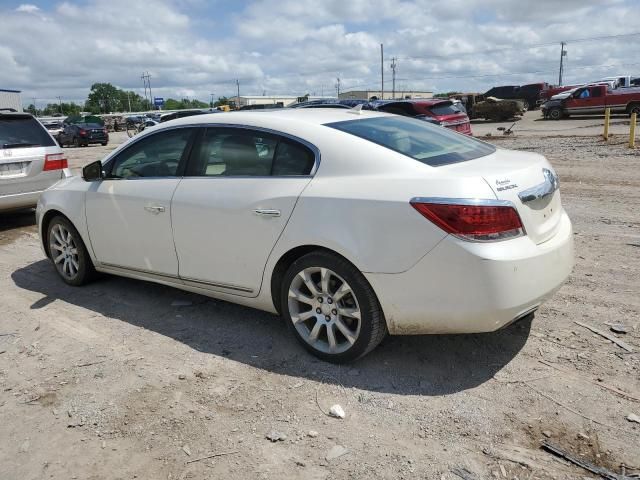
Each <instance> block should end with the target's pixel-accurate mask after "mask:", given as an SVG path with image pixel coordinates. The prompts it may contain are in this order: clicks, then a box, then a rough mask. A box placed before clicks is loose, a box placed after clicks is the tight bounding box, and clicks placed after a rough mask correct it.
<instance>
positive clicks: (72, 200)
mask: <svg viewBox="0 0 640 480" xmlns="http://www.w3.org/2000/svg"><path fill="white" fill-rule="evenodd" d="M89 185H91V184H90V183H89V182H85V181H84V180H83V179H82V178H81V177H78V176H74V177H67V178H65V179H63V180H61V181H60V182H58V183H57V184H55V185H54V186H52V187H51V188H49V189H48V190H45V191H44V192H43V193H42V195H40V199H39V200H38V205H37V207H36V221H37V224H38V233H39V235H40V246H41V248H42V251H43V252H44V254H45V255H46V256H48V254H47V249H46V247H45V239H46V231H45V225H46V224H47V223H48V220H49V219H50V218H51V217H52V216H53V215H55V214H56V213H59V214H62V215H64V216H65V217H67V218H68V219H69V221H70V222H71V223H72V224H73V226H74V227H75V228H76V230H78V233H79V234H80V236H81V237H82V241H83V242H84V244H85V245H86V247H87V250H88V251H89V255H90V256H91V259H92V260H94V261H95V256H94V254H93V248H92V247H91V241H90V239H89V231H88V228H87V216H86V211H85V195H86V192H87V189H88V188H89Z"/></svg>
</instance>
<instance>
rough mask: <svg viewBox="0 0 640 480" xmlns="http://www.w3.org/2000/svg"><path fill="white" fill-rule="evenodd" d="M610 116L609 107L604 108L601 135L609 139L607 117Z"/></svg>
mask: <svg viewBox="0 0 640 480" xmlns="http://www.w3.org/2000/svg"><path fill="white" fill-rule="evenodd" d="M610 118H611V109H610V108H605V109H604V133H603V134H602V136H603V137H604V139H605V140H609V119H610Z"/></svg>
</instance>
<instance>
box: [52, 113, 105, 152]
mask: <svg viewBox="0 0 640 480" xmlns="http://www.w3.org/2000/svg"><path fill="white" fill-rule="evenodd" d="M62 127H63V128H62V131H61V132H60V133H59V134H58V136H57V140H58V144H59V145H60V146H61V147H65V146H69V145H73V146H74V147H86V146H88V145H90V144H92V143H99V144H100V145H102V146H105V145H106V144H107V143H109V132H108V130H107V128H106V127H105V125H104V121H103V120H102V119H101V118H100V117H96V116H94V115H86V116H71V117H67V118H66V119H65V121H64V123H63V125H62Z"/></svg>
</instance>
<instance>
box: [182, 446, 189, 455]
mask: <svg viewBox="0 0 640 480" xmlns="http://www.w3.org/2000/svg"><path fill="white" fill-rule="evenodd" d="M182 451H183V452H184V453H186V454H187V455H189V456H191V449H190V448H189V445H183V446H182Z"/></svg>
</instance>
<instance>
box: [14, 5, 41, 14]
mask: <svg viewBox="0 0 640 480" xmlns="http://www.w3.org/2000/svg"><path fill="white" fill-rule="evenodd" d="M39 11H40V8H39V7H38V6H36V5H32V4H30V3H23V4H22V5H20V6H19V7H17V8H16V12H22V13H37V12H39Z"/></svg>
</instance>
